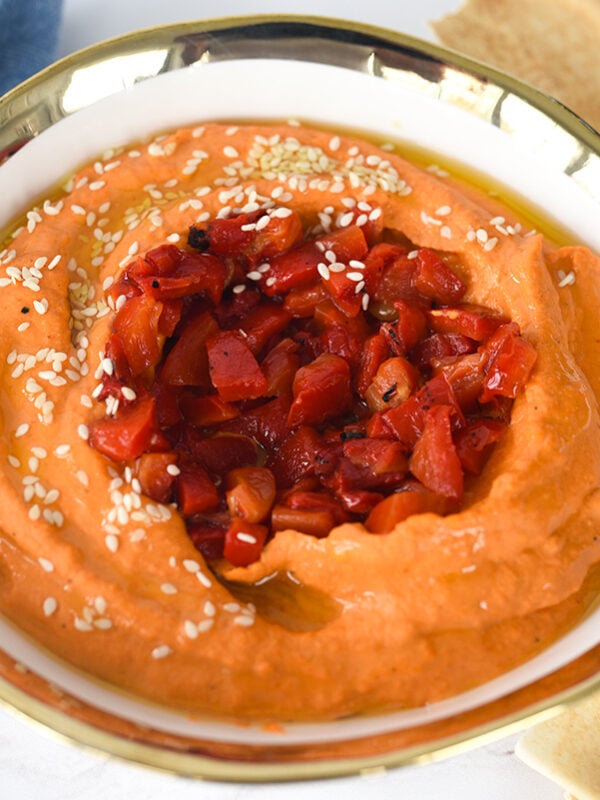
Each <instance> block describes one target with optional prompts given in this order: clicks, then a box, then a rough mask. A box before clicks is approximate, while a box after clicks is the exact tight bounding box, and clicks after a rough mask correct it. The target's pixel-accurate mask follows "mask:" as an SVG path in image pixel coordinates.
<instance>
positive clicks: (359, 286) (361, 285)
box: [354, 281, 365, 294]
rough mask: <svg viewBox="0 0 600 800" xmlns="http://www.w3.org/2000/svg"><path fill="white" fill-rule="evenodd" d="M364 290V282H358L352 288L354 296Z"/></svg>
mask: <svg viewBox="0 0 600 800" xmlns="http://www.w3.org/2000/svg"><path fill="white" fill-rule="evenodd" d="M364 288H365V282H364V281H360V283H357V284H356V286H355V287H354V294H360V292H362V290H363V289H364Z"/></svg>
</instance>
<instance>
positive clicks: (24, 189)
mask: <svg viewBox="0 0 600 800" xmlns="http://www.w3.org/2000/svg"><path fill="white" fill-rule="evenodd" d="M240 76H243V86H244V87H256V90H255V91H246V90H242V91H240ZM0 112H1V113H2V117H3V119H5V120H6V123H5V125H4V127H3V129H2V132H1V133H0V150H4V151H6V152H13V151H15V150H16V152H14V154H13V155H12V157H11V158H10V159H8V160H7V161H6V162H5V163H4V165H3V166H2V168H1V169H0V225H1V226H2V227H5V226H6V225H8V223H9V222H10V221H11V220H12V219H14V218H15V217H16V216H17V215H18V214H19V213H21V212H23V210H25V209H26V208H28V207H29V206H30V205H31V203H32V202H33V201H34V200H35V199H36V198H38V197H39V196H40V195H41V194H42V193H43V192H44V191H46V190H48V188H49V187H52V186H53V185H54V184H56V183H58V181H59V180H60V179H61V178H62V177H63V176H64V175H65V174H67V173H68V172H69V171H71V170H72V169H73V168H75V167H77V166H79V165H81V164H82V163H84V162H86V161H89V160H91V159H93V158H94V157H96V156H97V155H98V154H99V153H101V152H103V151H105V150H106V149H108V148H112V147H115V146H119V145H123V144H126V143H129V142H131V141H135V140H138V139H141V138H143V137H146V136H148V135H150V134H153V133H157V132H160V131H164V130H169V129H172V128H175V127H178V126H182V125H188V124H194V123H197V122H199V121H202V120H230V119H235V120H236V121H240V120H245V119H248V120H256V119H261V120H285V119H288V118H294V119H300V120H303V121H310V122H314V123H316V124H321V125H325V126H328V127H337V128H340V129H346V130H348V129H351V130H359V131H363V132H365V133H367V134H368V133H372V134H374V135H376V136H377V138H378V139H379V140H385V139H386V138H389V139H390V140H393V141H400V142H406V143H407V144H408V145H409V146H411V147H414V146H415V145H418V147H419V148H423V149H425V150H427V151H430V152H432V153H436V154H437V157H438V158H439V161H440V163H442V164H444V163H447V162H448V161H450V162H452V163H456V162H458V163H459V164H462V165H464V167H465V168H467V169H468V171H469V173H470V174H480V175H485V176H487V179H489V180H491V181H492V183H493V184H494V185H503V186H506V187H509V196H510V197H511V198H514V197H520V198H526V205H527V207H529V208H530V209H532V210H533V212H534V213H535V214H538V213H539V214H541V216H542V217H543V218H546V219H548V220H549V221H550V223H551V224H552V225H555V224H556V225H557V226H559V227H560V228H561V229H563V230H565V231H567V232H568V234H567V235H568V236H569V237H572V238H573V239H574V240H577V241H579V242H582V243H585V244H588V245H589V246H591V247H592V248H593V249H596V250H600V227H599V226H598V224H597V221H598V214H599V212H600V137H599V136H598V135H597V134H595V133H594V132H593V131H592V130H591V129H589V128H587V127H586V126H585V125H584V123H582V122H581V121H580V120H578V119H577V118H575V117H574V116H573V115H572V114H570V113H569V112H568V111H567V110H566V109H564V108H563V107H562V106H560V105H559V104H557V103H556V102H554V101H552V100H550V99H549V98H546V97H544V96H543V95H541V94H539V93H537V92H535V91H534V90H532V89H529V88H527V87H525V86H522V85H520V84H518V83H517V82H516V81H514V80H513V79H509V78H508V77H506V76H502V75H499V74H497V73H495V72H493V71H491V70H489V69H487V68H484V67H482V66H480V65H476V64H474V63H472V62H469V61H467V60H466V59H463V58H460V57H458V56H454V55H451V54H450V53H447V52H444V51H443V50H441V49H439V48H437V47H434V46H432V45H429V44H425V43H423V42H418V41H415V40H412V39H409V38H407V37H403V36H400V35H398V34H394V33H392V32H389V31H383V30H378V29H373V28H368V27H366V26H362V25H351V24H347V25H342V24H341V23H340V22H339V21H335V22H334V21H330V20H318V19H302V18H274V19H270V18H248V19H237V20H235V19H234V20H221V21H219V20H217V21H211V22H195V23H187V24H184V25H174V26H169V27H165V28H158V29H155V30H148V31H143V32H140V33H137V34H133V35H129V36H124V37H121V38H119V39H117V40H114V41H112V42H109V43H105V44H102V45H98V46H95V47H92V48H89V49H88V50H86V51H83V52H82V53H80V54H76V55H75V56H71V57H69V58H67V59H65V60H64V61H62V62H60V63H59V64H57V65H55V66H54V67H52V68H50V69H48V70H46V71H45V72H43V73H41V74H40V75H39V76H36V77H35V78H33V79H31V80H30V81H28V82H26V83H25V84H23V85H22V86H21V87H18V88H17V89H15V90H13V91H12V92H10V93H9V94H8V95H6V96H5V97H4V98H3V99H2V100H1V101H0ZM30 139H31V141H29V140H30ZM24 142H27V143H26V145H25V146H24V147H21V149H17V148H18V146H19V145H21V144H22V143H24ZM0 637H1V641H2V648H3V650H4V651H5V654H7V655H8V656H10V657H11V658H12V659H16V660H17V661H18V662H19V663H20V664H24V665H26V666H27V667H28V668H29V670H31V672H33V673H34V674H35V675H36V676H37V677H36V678H35V681H38V682H37V683H36V684H35V686H33V685H31V680H30V684H28V685H16V683H17V682H16V681H15V680H12V679H11V680H12V682H11V681H8V680H7V677H10V676H8V675H7V671H6V669H4V670H2V673H0V674H4V680H3V681H2V682H0V697H4V699H6V700H7V701H8V702H10V703H11V704H12V705H13V706H14V707H16V708H18V709H21V710H23V711H25V712H26V713H27V714H29V715H30V716H31V717H32V718H34V719H37V720H39V721H42V722H44V723H46V724H48V725H50V726H51V727H53V728H54V729H56V730H59V731H61V732H63V733H66V734H67V735H69V736H71V737H72V738H73V739H75V740H77V741H80V742H83V743H86V744H92V745H94V746H97V747H100V748H102V749H107V750H109V751H111V752H113V753H116V754H121V755H126V756H127V757H131V758H134V759H136V760H140V761H144V762H146V763H151V764H155V765H157V766H166V767H168V768H172V769H176V770H177V771H179V772H185V773H188V774H200V775H203V776H207V777H227V778H234V779H279V778H291V777H302V776H307V775H312V776H318V775H326V774H340V773H345V772H354V771H357V770H359V769H364V768H367V767H372V766H378V765H397V764H401V763H408V762H409V761H411V760H415V759H418V758H423V757H424V756H428V757H432V756H433V755H439V754H441V753H443V752H447V751H448V750H449V749H452V748H455V747H456V746H458V745H459V744H464V743H473V742H477V741H479V740H480V737H481V736H482V735H490V733H491V732H493V731H495V732H496V733H498V734H499V733H500V732H503V733H504V732H505V731H506V729H507V726H511V725H515V724H522V723H523V721H524V720H525V719H531V717H532V715H536V714H540V713H547V712H548V711H549V710H551V709H553V708H554V709H556V708H558V706H559V705H560V703H562V702H563V701H564V700H565V698H567V697H578V696H580V695H581V694H582V693H585V692H587V691H589V690H591V688H593V687H596V686H599V685H600V674H598V670H597V666H598V663H600V656H599V655H598V653H597V649H598V645H599V643H600V610H597V611H595V612H594V613H592V614H591V615H589V616H588V617H587V618H586V619H584V620H583V621H582V622H581V624H579V625H578V626H577V627H576V628H575V629H574V630H572V631H571V632H569V633H568V634H567V635H566V636H564V637H563V638H561V639H560V640H559V641H558V642H556V643H555V644H554V645H552V646H551V647H550V648H548V649H547V650H545V651H544V652H543V653H541V654H540V655H539V656H537V657H536V658H534V659H532V660H530V661H529V662H527V663H526V664H523V665H522V666H521V667H519V668H517V669H515V670H512V671H511V672H510V673H507V674H506V675H503V676H502V677H500V678H497V679H496V680H493V681H490V682H488V683H486V684H484V685H482V686H480V687H478V688H477V689H474V690H472V691H469V692H466V693H465V694H463V695H460V696H458V697H454V698H451V699H448V700H445V701H441V702H437V703H433V704H431V705H429V706H427V707H424V708H417V709H412V710H407V711H398V712H395V713H391V714H386V715H380V716H372V717H361V718H352V719H345V720H339V721H335V722H331V723H315V724H309V723H306V724H304V723H296V724H291V725H286V726H284V728H283V730H282V729H279V730H278V731H277V732H273V731H271V730H269V729H265V728H263V727H260V726H248V727H240V726H239V725H237V724H234V723H232V722H229V721H227V720H214V719H199V720H193V721H192V720H190V719H188V718H186V717H184V716H183V715H181V714H178V713H176V712H173V711H170V710H168V709H165V708H158V707H156V706H152V705H151V704H149V703H147V702H146V701H144V700H141V699H136V698H134V697H131V696H124V695H123V694H122V693H120V692H116V691H114V690H113V689H111V687H109V686H106V685H101V684H99V683H98V682H97V681H95V680H93V679H90V678H89V677H88V676H86V675H83V674H82V673H80V672H77V671H75V670H73V669H72V668H71V667H69V666H68V665H67V664H64V663H61V662H59V661H57V660H56V658H54V657H53V656H51V655H50V654H48V653H46V652H44V651H42V650H41V649H40V648H39V647H38V646H37V645H36V644H35V643H34V642H32V641H30V640H29V639H28V638H26V637H25V636H23V635H22V634H21V633H20V632H19V631H18V630H17V629H16V628H15V627H14V626H13V625H11V624H9V623H8V622H5V621H2V620H1V619H0ZM594 648H596V651H594ZM594 653H595V655H594ZM590 654H591V655H590ZM590 659H591V660H592V662H591V663H592V666H590ZM594 659H595V660H594ZM578 660H579V662H578ZM577 663H580V664H581V669H580V670H578V669H576V668H574V667H573V665H576V664H577ZM594 664H595V665H596V667H595V668H594V666H593V665H594ZM567 667H568V669H566V670H565V668H567ZM561 670H563V671H564V673H565V674H564V677H562V678H561V677H560V676H561V674H562V673H561ZM548 676H552V678H548ZM557 676H558V677H557ZM13 678H14V676H13ZM49 685H50V686H54V687H59V688H60V690H61V702H60V703H59V702H58V701H56V702H53V700H52V692H51V691H50V692H48V691H46V689H47V687H48V686H49ZM44 687H46V688H44ZM525 687H529V689H530V690H531V687H537V689H535V690H534V691H532V692H530V693H528V694H526V693H525V692H523V690H524V688H525ZM65 698H67V700H65ZM73 698H75V699H76V700H77V701H78V703H75V704H73V703H71V699H73ZM61 703H62V710H61ZM54 706H58V707H54ZM77 706H78V710H75V708H74V707H77ZM81 709H83V711H82V710H81ZM88 709H89V712H88V711H87V710H88ZM132 737H134V738H136V739H137V743H136V745H135V747H133V746H132V745H131V738H132ZM167 741H168V742H169V747H168V748H167V747H166V746H165V744H166V742H167Z"/></svg>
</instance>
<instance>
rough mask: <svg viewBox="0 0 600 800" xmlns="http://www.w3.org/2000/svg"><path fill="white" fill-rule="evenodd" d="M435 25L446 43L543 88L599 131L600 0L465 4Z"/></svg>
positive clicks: (513, 0) (492, 0)
mask: <svg viewBox="0 0 600 800" xmlns="http://www.w3.org/2000/svg"><path fill="white" fill-rule="evenodd" d="M431 25H432V28H433V30H434V32H435V33H436V35H437V37H438V38H439V40H440V42H441V43H442V44H444V45H446V46H447V47H450V48H452V49H454V50H458V51H460V52H462V53H464V54H466V55H469V56H471V57H473V58H476V59H478V60H479V61H483V62H486V63H488V64H490V65H492V66H494V67H497V68H499V69H501V70H503V71H505V72H509V73H511V74H513V75H515V76H516V77H518V78H520V79H521V80H523V81H525V82H527V83H529V84H531V85H532V86H534V87H535V88H537V89H541V90H542V91H543V92H545V93H546V94H549V95H551V96H552V97H555V98H556V99H558V100H560V101H561V102H562V103H563V104H564V105H566V106H568V107H569V108H570V109H571V110H572V111H574V112H575V113H576V114H578V115H579V116H580V117H582V118H583V119H584V120H586V122H588V123H589V124H590V125H592V126H593V127H595V128H596V129H597V130H600V0H553V2H550V3H549V2H545V0H466V3H465V4H464V5H463V6H462V7H461V8H460V9H459V10H458V11H457V12H456V13H455V14H450V15H448V16H446V17H443V18H442V19H440V20H437V21H435V22H432V23H431Z"/></svg>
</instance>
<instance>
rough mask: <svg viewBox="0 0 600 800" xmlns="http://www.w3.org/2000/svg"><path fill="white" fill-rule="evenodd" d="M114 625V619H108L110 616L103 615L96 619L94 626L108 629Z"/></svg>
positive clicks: (104, 629)
mask: <svg viewBox="0 0 600 800" xmlns="http://www.w3.org/2000/svg"><path fill="white" fill-rule="evenodd" d="M112 626H113V624H112V620H110V619H108V617H101V618H100V619H95V620H94V627H95V628H98V629H99V630H102V631H107V630H109V629H110V628H112Z"/></svg>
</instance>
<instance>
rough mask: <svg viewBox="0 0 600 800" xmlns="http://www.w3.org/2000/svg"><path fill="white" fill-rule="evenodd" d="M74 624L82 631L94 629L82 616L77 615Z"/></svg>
mask: <svg viewBox="0 0 600 800" xmlns="http://www.w3.org/2000/svg"><path fill="white" fill-rule="evenodd" d="M73 624H74V625H75V628H76V629H77V630H78V631H81V632H82V633H88V632H89V631H91V630H93V628H92V626H91V624H90V623H89V622H86V621H85V620H83V619H81V618H80V617H75V622H74V623H73Z"/></svg>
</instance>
